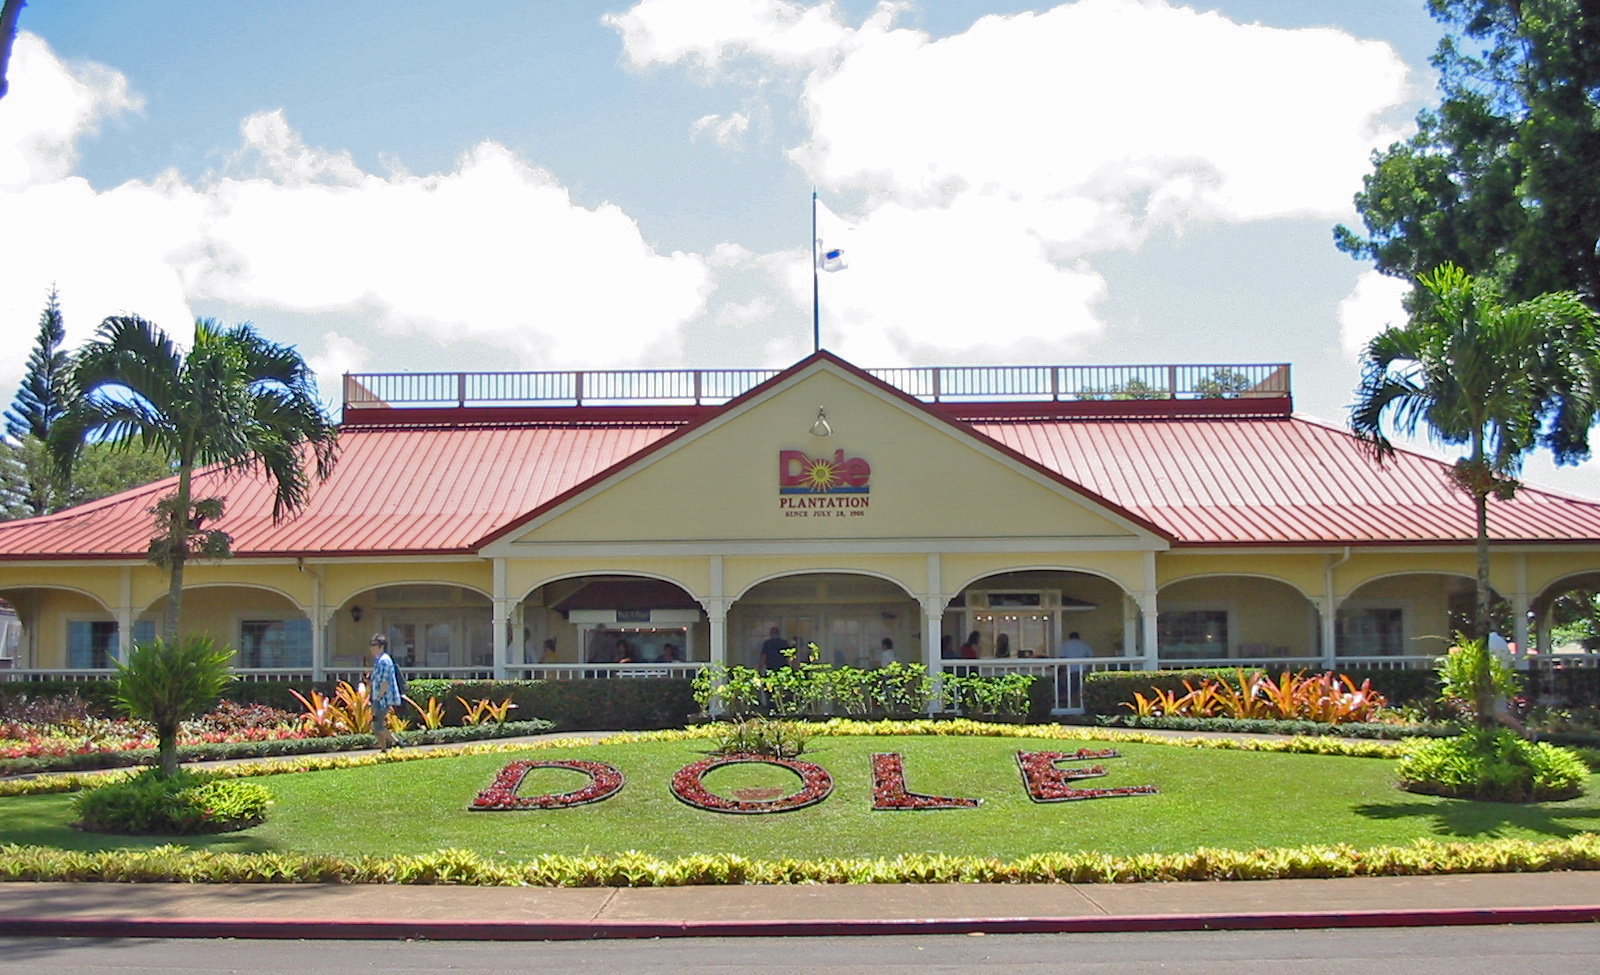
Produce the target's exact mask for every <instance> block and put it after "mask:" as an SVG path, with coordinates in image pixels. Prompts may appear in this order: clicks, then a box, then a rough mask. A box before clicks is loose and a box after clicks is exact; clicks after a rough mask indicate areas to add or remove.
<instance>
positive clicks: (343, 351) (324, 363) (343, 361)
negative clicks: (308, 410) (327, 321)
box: [306, 332, 372, 404]
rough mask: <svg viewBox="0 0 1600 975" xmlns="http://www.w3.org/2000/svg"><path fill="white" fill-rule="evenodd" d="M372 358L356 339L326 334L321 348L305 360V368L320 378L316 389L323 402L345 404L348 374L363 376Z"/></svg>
mask: <svg viewBox="0 0 1600 975" xmlns="http://www.w3.org/2000/svg"><path fill="white" fill-rule="evenodd" d="M371 358H372V353H371V351H370V350H369V349H368V348H367V347H366V346H364V345H362V344H361V343H360V342H357V341H356V340H355V339H352V338H349V337H347V336H344V335H340V334H339V333H338V332H327V333H325V334H324V335H323V336H322V348H321V350H319V351H318V352H316V353H314V354H312V355H310V356H307V357H306V365H308V366H310V367H311V371H312V372H314V373H316V375H317V386H318V389H319V392H321V394H322V399H323V402H325V403H330V404H337V403H343V402H344V390H343V388H342V383H343V380H342V378H341V377H343V376H344V374H345V373H347V372H360V371H362V370H363V369H365V368H366V367H367V362H368V360H370V359H371Z"/></svg>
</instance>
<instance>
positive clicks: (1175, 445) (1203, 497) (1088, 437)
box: [0, 352, 1600, 560]
mask: <svg viewBox="0 0 1600 975" xmlns="http://www.w3.org/2000/svg"><path fill="white" fill-rule="evenodd" d="M819 358H820V359H826V360H827V361H829V362H832V363H835V364H837V365H839V366H840V367H842V368H844V369H846V370H848V371H849V372H851V373H852V374H854V375H856V376H857V377H859V378H860V379H861V380H862V381H863V382H867V383H872V384H876V385H878V386H880V387H882V388H883V389H884V390H886V391H888V392H889V393H892V394H893V395H894V396H896V397H897V398H899V399H900V400H902V401H903V402H905V403H907V404H908V405H910V406H912V407H913V408H917V409H923V410H926V411H927V412H929V413H931V414H933V415H934V416H936V417H939V418H940V419H942V420H943V421H945V422H949V423H951V424H952V425H953V426H956V427H957V428H959V429H962V430H964V431H966V432H968V433H971V434H974V435H976V436H978V437H980V438H988V439H991V440H992V441H993V442H994V443H995V444H996V446H998V447H999V448H1001V449H1002V450H1003V451H1005V452H1006V453H1009V454H1011V455H1012V456H1014V457H1017V458H1019V460H1020V461H1021V462H1026V463H1028V464H1030V465H1032V466H1035V467H1037V468H1038V469H1040V470H1042V471H1043V472H1045V473H1046V474H1048V475H1051V476H1055V477H1057V478H1059V479H1060V480H1061V481H1062V482H1063V483H1065V484H1066V485H1068V486H1069V487H1072V488H1074V489H1077V490H1079V491H1081V492H1083V493H1084V494H1085V495H1086V496H1087V498H1088V499H1089V500H1090V501H1091V502H1094V501H1096V500H1097V499H1098V500H1100V501H1104V502H1106V503H1107V504H1109V505H1111V506H1113V507H1114V508H1116V509H1120V510H1121V511H1122V512H1124V513H1126V514H1127V515H1129V516H1130V517H1132V518H1134V519H1136V520H1139V521H1143V522H1145V523H1146V524H1148V526H1149V527H1150V528H1151V529H1152V530H1153V531H1156V532H1157V533H1159V534H1161V535H1164V536H1166V537H1168V538H1170V539H1171V540H1172V542H1173V544H1174V545H1308V544H1310V545H1327V544H1341V545H1342V544H1350V545H1360V544H1438V543H1456V544H1460V543H1464V542H1468V541H1470V540H1471V539H1472V538H1473V536H1474V531H1473V516H1472V507H1471V505H1470V504H1469V503H1468V502H1467V500H1466V499H1465V498H1464V497H1463V496H1461V495H1460V494H1459V493H1457V492H1456V491H1455V490H1454V489H1453V488H1452V486H1451V484H1450V482H1449V479H1448V471H1449V468H1448V467H1447V465H1445V464H1443V463H1440V462H1439V461H1436V460H1432V459H1430V458H1426V457H1422V456H1420V455H1417V454H1410V453H1401V454H1399V455H1398V456H1396V457H1395V458H1394V459H1393V460H1392V461H1390V462H1388V463H1386V464H1384V465H1383V466H1382V467H1379V466H1377V465H1375V464H1374V463H1373V462H1372V461H1371V460H1370V459H1369V458H1368V457H1367V456H1366V454H1364V453H1363V452H1362V451H1361V449H1360V446H1359V445H1358V444H1357V442H1356V441H1355V440H1354V439H1353V438H1352V437H1351V436H1350V435H1349V434H1347V433H1345V432H1343V431H1342V430H1339V429H1336V428H1333V427H1328V426H1324V425H1322V424H1319V423H1315V422H1311V421H1308V420H1304V419H1299V418H1293V417H1288V416H1283V415H1279V416H1250V417H1222V416H1218V417H1212V418H1206V419H1196V418H1192V417H1184V416H1164V417H1146V418H1116V417H1111V416H1104V415H1102V416H1099V417H1094V418H1086V417H1074V416H1062V415H1058V414H1059V411H1058V410H1056V409H1055V408H1054V407H1053V406H1052V405H1051V404H1043V405H1042V406H1041V407H1040V413H1041V414H1043V415H1037V416H1033V417H1028V416H1026V415H1018V414H1026V412H1027V411H1026V409H1025V404H1016V403H1012V404H1008V405H1007V409H1006V410H1005V411H1004V412H1005V413H1007V414H1008V417H1007V418H1004V419H997V418H990V417H984V418H981V419H980V418H977V417H973V418H971V419H970V420H965V421H964V420H963V419H959V418H957V417H956V416H952V412H953V411H952V410H950V409H948V408H946V407H945V406H943V405H941V406H938V407H929V406H928V405H926V404H923V403H921V402H919V401H918V400H916V399H915V398H914V397H911V396H909V395H907V394H905V393H903V392H901V391H899V390H897V389H895V388H893V387H891V386H888V385H886V384H884V383H883V382H882V381H880V380H878V379H876V378H873V377H871V376H869V375H867V374H866V373H865V372H863V371H861V370H859V369H857V368H856V367H855V366H852V365H850V364H849V363H846V362H843V361H842V360H839V359H837V358H836V357H834V356H831V355H829V354H828V353H826V352H823V353H818V354H816V355H814V356H812V357H809V358H807V359H806V360H803V361H802V362H801V363H798V364H796V366H794V367H791V368H790V369H788V370H785V371H784V372H783V373H780V374H779V375H778V376H776V377H774V378H773V379H772V380H769V383H768V384H763V385H762V386H759V387H757V388H755V389H752V390H750V391H749V392H747V393H745V394H743V395H741V396H739V397H738V398H736V399H734V400H733V401H731V402H730V403H728V404H727V406H725V407H721V408H717V409H714V410H712V411H710V412H709V413H707V414H706V415H703V416H697V417H693V418H691V417H689V416H684V417H683V418H682V419H681V420H677V421H674V420H672V419H668V418H666V417H663V416H662V415H661V414H660V413H659V412H656V413H649V414H645V415H644V416H643V417H641V420H640V422H636V423H621V422H603V423H597V422H592V420H591V421H589V422H585V418H586V417H592V418H597V417H599V416H600V415H601V414H598V413H585V412H583V410H584V409H588V408H579V409H575V410H563V411H562V413H561V420H559V421H554V422H537V423H530V422H521V423H498V424H480V425H461V424H441V425H430V424H422V423H419V424H416V425H414V426H410V427H401V426H387V425H376V426H358V425H348V426H346V428H345V429H344V430H343V432H342V434H341V437H340V444H341V458H340V461H339V464H338V466H337V468H336V469H335V471H334V474H333V477H332V478H330V479H329V480H328V481H327V482H326V483H325V484H322V485H320V486H318V487H316V488H315V489H314V490H313V493H312V496H311V501H310V504H309V505H308V506H307V509H306V510H305V511H304V512H303V513H302V514H301V515H299V516H298V517H296V518H294V519H292V520H289V521H286V522H285V523H283V524H281V525H273V524H272V521H271V510H272V497H271V493H270V490H269V489H268V486H267V484H266V483H265V482H264V481H263V480H260V479H258V478H252V477H238V478H236V479H235V480H233V481H231V482H224V480H223V478H222V477H221V476H220V475H217V474H201V475H197V478H196V492H197V496H201V497H203V496H206V495H207V494H212V493H214V494H222V495H226V497H227V499H228V511H227V513H226V515H225V516H224V518H223V519H222V520H221V521H220V522H218V523H217V527H219V528H222V529H223V530H225V531H228V532H230V533H232V535H233V537H234V552H235V554H236V555H239V556H259V557H272V556H278V557H282V556H298V555H351V556H360V555H392V554H441V553H450V554H454V553H460V554H466V553H471V552H475V551H477V550H478V549H479V548H480V547H481V546H482V545H484V544H486V543H487V542H488V541H490V540H492V539H493V538H496V537H499V536H501V535H504V534H506V533H507V532H509V531H511V530H513V529H514V528H515V527H516V526H518V525H521V524H525V523H527V522H528V521H529V520H531V519H532V518H533V517H535V516H537V515H538V514H539V513H540V512H541V510H543V509H546V508H548V507H550V506H553V505H554V504H557V503H559V502H560V501H562V500H563V499H565V498H567V497H571V496H573V495H575V494H576V493H578V492H579V491H581V490H583V489H584V488H586V487H587V486H589V485H591V484H593V483H595V482H597V481H598V480H600V479H601V478H603V477H604V476H608V475H609V474H611V473H613V472H614V471H615V470H616V469H618V468H619V467H620V466H622V465H625V464H627V463H631V462H633V461H635V460H638V459H640V458H641V457H642V456H643V455H645V454H647V453H648V452H649V451H650V450H651V449H652V448H655V447H659V446H662V445H663V444H664V443H665V442H667V441H669V440H671V439H674V436H673V435H674V434H675V433H680V432H682V431H686V430H688V429H689V428H690V427H692V426H695V425H698V424H699V423H703V422H705V421H706V420H707V419H709V418H710V416H713V415H716V414H717V413H720V412H722V411H724V410H736V409H740V408H742V407H743V405H744V404H745V403H746V402H748V401H749V400H750V399H751V398H753V397H755V396H758V395H760V394H761V392H762V391H763V390H764V389H765V388H767V386H768V385H769V384H771V383H777V382H780V381H782V380H783V379H784V378H786V377H788V376H790V375H793V374H794V373H795V372H796V371H797V370H799V369H801V368H802V367H805V366H807V365H808V364H810V363H812V362H813V361H815V360H817V359H819ZM606 409H608V410H609V412H607V413H605V414H604V417H605V418H606V419H607V420H608V421H613V420H616V419H617V418H619V417H622V416H625V415H626V413H625V412H622V411H621V408H615V407H608V408H606ZM444 412H445V413H448V411H444ZM980 412H981V411H980ZM452 415H455V416H461V417H466V416H468V415H474V414H470V411H468V412H461V413H457V414H452ZM540 415H541V416H545V417H550V418H551V419H552V421H553V420H554V415H553V414H549V413H541V414H540ZM170 484H171V482H170V481H167V482H160V483H158V484H155V485H150V486H147V487H144V488H140V489H138V490H135V491H131V492H127V493H124V494H120V495H115V496H113V497H110V498H105V499H102V500H100V501H96V502H93V503H90V504H86V505H83V506H81V507H78V508H74V509H71V510H69V511H64V512H61V513H59V514H55V515H49V516H45V517H42V518H33V519H28V520H25V521H16V522H10V523H6V524H0V559H6V560H24V559H84V558H89V559H93V558H138V559H142V558H143V557H144V553H145V550H146V547H147V545H148V544H149V532H150V514H149V508H150V506H151V504H152V503H153V501H154V499H155V498H156V497H157V496H159V495H160V494H162V493H163V492H165V491H167V490H170ZM1490 530H1491V534H1492V536H1493V537H1494V538H1496V539H1499V540H1505V541H1525V542H1572V541H1581V542H1595V541H1600V503H1597V502H1592V501H1585V500H1581V499H1577V498H1570V497H1566V496H1562V495H1559V494H1554V493H1551V492H1548V491H1541V490H1538V489H1535V488H1524V489H1522V490H1521V491H1520V492H1518V495H1517V498H1516V500H1515V501H1511V502H1493V503H1491V506H1490Z"/></svg>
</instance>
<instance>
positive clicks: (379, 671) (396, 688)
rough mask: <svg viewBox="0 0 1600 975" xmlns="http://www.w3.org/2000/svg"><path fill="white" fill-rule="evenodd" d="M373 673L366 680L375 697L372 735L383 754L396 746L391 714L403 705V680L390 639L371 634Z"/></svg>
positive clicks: (370, 691) (373, 698) (378, 634)
mask: <svg viewBox="0 0 1600 975" xmlns="http://www.w3.org/2000/svg"><path fill="white" fill-rule="evenodd" d="M371 650H372V674H371V676H369V677H368V678H367V688H368V693H369V694H371V695H372V734H373V737H374V738H376V739H377V745H378V747H379V748H381V749H383V750H384V751H388V750H389V749H391V748H393V747H394V732H392V731H390V730H389V712H390V711H392V710H394V709H395V708H398V707H399V706H400V677H399V675H398V673H397V672H396V671H395V667H394V660H393V659H391V658H390V657H389V638H388V637H386V636H384V635H383V634H382V633H374V634H373V635H372V644H371Z"/></svg>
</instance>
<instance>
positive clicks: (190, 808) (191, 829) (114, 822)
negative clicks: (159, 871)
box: [72, 769, 272, 835]
mask: <svg viewBox="0 0 1600 975" xmlns="http://www.w3.org/2000/svg"><path fill="white" fill-rule="evenodd" d="M271 804H272V793H270V792H268V791H267V789H266V787H265V786H262V785H260V784H258V783H255V782H241V781H238V780H235V779H215V778H212V777H211V776H209V775H205V774H204V773H200V772H190V771H188V770H179V772H178V774H176V775H162V774H161V771H160V770H159V769H149V770H147V771H144V772H141V773H139V774H138V775H135V776H133V777H132V778H128V779H123V780H121V781H118V782H111V783H108V784H106V785H101V786H97V787H95V788H93V789H86V790H85V791H83V792H82V793H79V795H78V797H77V799H75V800H74V801H73V805H72V808H73V811H74V812H75V813H77V814H78V822H77V823H75V824H74V825H76V826H77V827H78V828H79V829H82V830H87V831H89V832H94V833H133V834H147V833H153V834H161V835H167V834H178V833H228V832H232V831H234V830H240V829H246V828H248V827H251V826H255V825H258V824H259V823H261V822H263V821H264V820H265V819H266V818H267V807H268V806H269V805H271Z"/></svg>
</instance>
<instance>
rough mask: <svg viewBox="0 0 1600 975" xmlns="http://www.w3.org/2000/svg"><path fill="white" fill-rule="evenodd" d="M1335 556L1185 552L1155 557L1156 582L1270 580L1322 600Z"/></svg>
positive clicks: (1158, 583)
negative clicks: (1326, 575) (1222, 578)
mask: <svg viewBox="0 0 1600 975" xmlns="http://www.w3.org/2000/svg"><path fill="white" fill-rule="evenodd" d="M1335 558H1336V557H1334V556H1326V555H1301V554H1296V553H1287V554H1283V555H1256V554H1250V555H1215V554H1211V553H1195V554H1190V553H1188V552H1183V551H1175V552H1162V553H1160V554H1158V555H1157V556H1156V581H1157V585H1159V586H1163V587H1165V586H1168V585H1170V584H1172V583H1174V582H1177V581H1179V580H1181V579H1193V578H1198V577H1201V576H1231V575H1239V576H1268V577H1270V578H1272V579H1276V580H1278V581H1279V582H1283V583H1285V584H1287V585H1290V586H1294V587H1295V588H1296V589H1298V590H1300V592H1301V593H1302V594H1303V595H1306V596H1309V597H1319V596H1321V595H1322V592H1323V589H1324V581H1325V579H1324V572H1325V571H1326V569H1327V567H1328V565H1329V564H1330V563H1331V562H1333V561H1334V560H1335Z"/></svg>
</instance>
